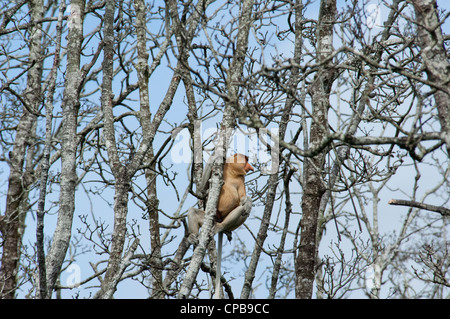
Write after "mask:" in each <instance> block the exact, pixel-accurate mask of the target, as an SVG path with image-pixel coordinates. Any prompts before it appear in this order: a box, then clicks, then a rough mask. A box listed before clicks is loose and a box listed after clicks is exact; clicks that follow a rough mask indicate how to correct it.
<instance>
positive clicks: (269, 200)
mask: <svg viewBox="0 0 450 319" xmlns="http://www.w3.org/2000/svg"><path fill="white" fill-rule="evenodd" d="M292 10H293V11H294V13H295V43H294V63H295V64H297V65H300V57H301V52H302V44H303V39H302V24H301V21H302V10H303V5H302V1H301V0H298V1H297V2H296V4H295V5H294V6H293V8H292ZM298 75H299V70H298V67H295V66H293V67H292V75H291V78H290V82H289V84H288V90H289V92H287V95H288V97H287V99H286V104H285V107H284V110H283V115H282V117H281V121H280V127H279V131H278V139H279V140H284V136H285V132H286V128H287V124H288V122H289V117H290V114H291V111H292V108H293V107H294V104H295V101H296V98H295V94H296V91H297V86H298V83H299V76H298ZM273 152H278V154H277V155H278V156H279V155H281V152H282V150H276V149H274V150H273ZM278 163H281V156H279V158H278ZM267 184H268V185H269V187H268V189H267V192H266V199H265V207H264V213H263V218H262V222H261V226H260V228H259V231H258V235H257V237H256V243H255V247H254V249H253V253H252V257H251V260H250V264H249V267H248V268H247V271H246V272H245V280H244V285H243V287H242V291H241V299H248V298H249V297H250V292H251V288H252V283H253V279H254V278H255V273H256V267H257V265H258V261H259V258H260V256H261V252H262V248H263V245H264V241H265V240H266V238H267V230H268V228H269V224H270V217H271V216H272V210H273V203H274V201H275V196H276V189H277V186H278V169H277V171H276V172H274V173H273V174H271V175H270V177H269V181H268V183H267Z"/></svg>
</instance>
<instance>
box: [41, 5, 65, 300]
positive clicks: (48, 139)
mask: <svg viewBox="0 0 450 319" xmlns="http://www.w3.org/2000/svg"><path fill="white" fill-rule="evenodd" d="M65 10H66V3H65V1H61V3H60V7H59V14H58V22H57V25H56V47H55V55H54V57H53V66H52V69H51V71H50V76H49V86H48V90H47V98H46V102H45V142H44V151H43V155H42V161H41V164H40V176H39V178H40V180H39V184H40V185H39V199H38V202H37V210H36V220H37V222H36V246H37V247H36V250H37V255H38V272H39V289H38V297H39V298H41V299H46V298H47V267H46V264H45V248H44V216H45V198H46V195H47V181H48V171H49V169H50V151H51V145H52V121H53V95H54V94H55V89H56V75H57V72H58V67H59V62H60V50H61V36H62V21H63V16H64V11H65Z"/></svg>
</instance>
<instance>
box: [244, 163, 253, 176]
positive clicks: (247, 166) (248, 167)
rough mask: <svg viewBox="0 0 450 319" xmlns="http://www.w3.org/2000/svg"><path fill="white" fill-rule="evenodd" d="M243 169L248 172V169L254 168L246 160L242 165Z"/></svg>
mask: <svg viewBox="0 0 450 319" xmlns="http://www.w3.org/2000/svg"><path fill="white" fill-rule="evenodd" d="M244 170H245V172H246V173H248V171H254V170H255V169H254V168H253V166H251V165H250V163H249V162H246V163H245V166H244Z"/></svg>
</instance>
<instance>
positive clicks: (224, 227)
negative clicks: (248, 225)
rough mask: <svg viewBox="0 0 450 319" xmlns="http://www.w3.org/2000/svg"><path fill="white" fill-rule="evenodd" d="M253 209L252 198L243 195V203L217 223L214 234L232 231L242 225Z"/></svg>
mask: <svg viewBox="0 0 450 319" xmlns="http://www.w3.org/2000/svg"><path fill="white" fill-rule="evenodd" d="M251 209H252V199H251V198H250V197H249V196H245V197H242V198H241V205H240V206H238V207H236V208H235V209H234V210H232V211H231V212H230V213H229V214H228V215H227V216H226V217H225V219H224V220H223V221H222V222H221V223H216V225H215V226H214V228H213V235H215V234H217V233H218V232H225V233H227V232H231V231H233V230H235V229H236V228H238V227H239V226H241V225H242V224H243V223H244V222H245V220H246V219H247V217H248V216H249V215H250V210H251ZM227 236H228V234H227Z"/></svg>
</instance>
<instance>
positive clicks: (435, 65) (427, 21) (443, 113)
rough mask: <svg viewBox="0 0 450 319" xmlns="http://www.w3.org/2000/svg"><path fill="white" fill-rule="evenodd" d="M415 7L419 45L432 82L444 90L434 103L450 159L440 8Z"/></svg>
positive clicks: (425, 1)
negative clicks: (438, 9)
mask: <svg viewBox="0 0 450 319" xmlns="http://www.w3.org/2000/svg"><path fill="white" fill-rule="evenodd" d="M412 3H413V5H414V10H415V12H416V21H417V34H418V36H417V41H418V43H419V46H420V48H421V52H420V55H421V56H422V58H423V61H424V65H425V70H426V72H427V76H428V80H430V81H432V82H434V83H436V84H437V85H438V86H441V87H442V88H443V89H442V90H439V89H438V90H436V91H435V92H434V100H435V103H436V108H437V110H438V117H439V122H440V123H441V131H442V135H443V139H444V142H445V143H446V147H447V155H448V156H449V157H450V89H449V83H448V80H449V78H450V63H449V61H448V57H447V54H446V49H445V47H444V38H443V35H442V29H441V25H440V23H441V22H440V21H439V16H438V11H437V4H436V0H414V1H412Z"/></svg>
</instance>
